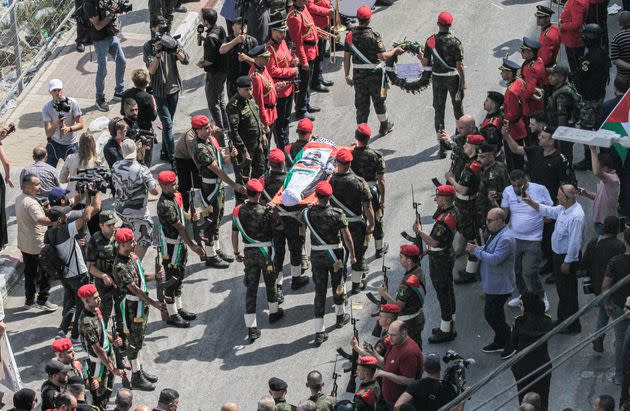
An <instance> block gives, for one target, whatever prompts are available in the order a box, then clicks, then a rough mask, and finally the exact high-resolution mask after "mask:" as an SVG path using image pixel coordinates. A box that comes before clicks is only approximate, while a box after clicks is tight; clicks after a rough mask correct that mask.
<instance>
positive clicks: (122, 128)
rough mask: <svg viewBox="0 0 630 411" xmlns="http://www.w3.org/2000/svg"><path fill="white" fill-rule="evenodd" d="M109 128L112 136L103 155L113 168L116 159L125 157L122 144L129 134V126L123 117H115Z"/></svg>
mask: <svg viewBox="0 0 630 411" xmlns="http://www.w3.org/2000/svg"><path fill="white" fill-rule="evenodd" d="M107 128H108V130H109V136H110V138H109V140H107V143H106V144H105V147H103V156H104V157H105V161H107V165H108V166H109V168H112V166H113V165H114V163H115V162H116V161H119V160H122V159H123V155H122V148H121V144H122V142H123V140H124V139H125V138H126V136H127V129H128V128H129V126H128V125H127V123H125V121H124V119H123V118H122V117H114V118H113V119H111V120H110V121H109V125H108V127H107Z"/></svg>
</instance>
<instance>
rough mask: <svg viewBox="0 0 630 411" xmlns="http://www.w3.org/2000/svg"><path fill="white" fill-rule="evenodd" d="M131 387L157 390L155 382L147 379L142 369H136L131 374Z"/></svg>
mask: <svg viewBox="0 0 630 411" xmlns="http://www.w3.org/2000/svg"><path fill="white" fill-rule="evenodd" d="M131 388H132V389H134V390H140V391H155V384H152V383H151V382H150V381H149V380H147V379H146V377H145V376H144V375H143V374H142V371H136V372H134V373H133V374H131Z"/></svg>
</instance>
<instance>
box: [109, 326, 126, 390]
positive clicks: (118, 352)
mask: <svg viewBox="0 0 630 411" xmlns="http://www.w3.org/2000/svg"><path fill="white" fill-rule="evenodd" d="M112 337H114V340H115V339H116V338H118V337H120V338H121V339H122V340H123V345H121V346H120V347H116V344H112V348H113V349H114V359H115V360H116V368H118V369H119V370H124V369H125V364H124V361H123V360H124V358H125V357H126V356H127V352H126V351H127V350H126V346H125V338H124V337H123V336H122V335H121V334H120V333H119V332H118V329H117V328H116V324H114V322H112ZM122 386H123V387H124V388H127V389H131V382H130V381H129V378H127V374H125V376H124V377H122ZM107 398H109V396H108V397H107Z"/></svg>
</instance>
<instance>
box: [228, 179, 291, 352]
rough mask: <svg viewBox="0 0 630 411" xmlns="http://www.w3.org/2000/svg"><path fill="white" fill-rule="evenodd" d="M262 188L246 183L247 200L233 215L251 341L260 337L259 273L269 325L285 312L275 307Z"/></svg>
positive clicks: (268, 216) (269, 225) (268, 213)
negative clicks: (242, 272)
mask: <svg viewBox="0 0 630 411" xmlns="http://www.w3.org/2000/svg"><path fill="white" fill-rule="evenodd" d="M262 192H263V185H262V183H261V182H260V181H259V180H257V179H251V180H249V181H248V182H247V201H246V202H245V203H243V204H240V205H238V206H236V207H235V208H234V211H233V212H232V247H233V248H234V255H235V256H236V261H238V262H239V263H242V262H244V263H245V287H246V288H247V291H246V297H245V298H246V300H245V326H246V327H247V332H248V336H249V340H250V342H254V341H255V340H256V339H258V338H259V337H260V330H258V326H257V323H256V295H257V293H258V283H259V282H260V274H261V273H262V275H263V279H264V281H265V288H266V290H267V302H268V303H269V323H270V324H273V323H275V322H277V321H279V320H280V319H281V318H282V317H283V315H284V310H283V309H282V308H280V307H278V293H277V288H276V275H277V274H276V270H275V268H274V266H273V261H272V250H273V247H272V239H273V232H272V230H273V224H274V221H273V220H274V218H273V212H272V209H271V207H269V206H265V205H262V204H261V203H260V198H261V195H262ZM239 233H240V234H241V236H242V237H243V248H244V251H243V253H241V251H240V246H239V239H238V235H239Z"/></svg>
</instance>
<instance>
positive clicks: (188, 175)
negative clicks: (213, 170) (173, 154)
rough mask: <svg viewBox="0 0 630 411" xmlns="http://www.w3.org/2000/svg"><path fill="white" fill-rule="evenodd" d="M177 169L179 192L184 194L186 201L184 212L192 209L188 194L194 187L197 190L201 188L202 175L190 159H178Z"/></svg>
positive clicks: (176, 161) (176, 160) (176, 162)
mask: <svg viewBox="0 0 630 411" xmlns="http://www.w3.org/2000/svg"><path fill="white" fill-rule="evenodd" d="M175 169H176V170H177V181H178V184H179V192H180V193H182V197H183V200H184V210H185V211H188V209H189V208H190V197H189V196H188V194H187V192H188V191H190V190H191V189H192V187H193V185H194V187H195V188H201V175H200V174H199V170H198V169H197V166H196V165H195V162H194V161H193V160H191V159H188V158H176V159H175Z"/></svg>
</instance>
